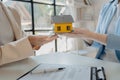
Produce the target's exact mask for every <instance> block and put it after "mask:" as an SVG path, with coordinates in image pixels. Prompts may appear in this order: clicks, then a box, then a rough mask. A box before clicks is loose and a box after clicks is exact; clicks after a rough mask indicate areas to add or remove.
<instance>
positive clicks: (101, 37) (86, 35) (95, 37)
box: [59, 28, 107, 45]
mask: <svg viewBox="0 0 120 80" xmlns="http://www.w3.org/2000/svg"><path fill="white" fill-rule="evenodd" d="M59 35H64V36H68V37H73V38H82V39H84V40H87V41H88V42H90V43H92V41H97V42H99V43H102V44H104V45H106V40H107V35H106V34H99V33H94V32H92V31H89V30H88V29H85V28H74V29H73V32H70V33H59Z"/></svg>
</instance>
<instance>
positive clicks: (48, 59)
mask: <svg viewBox="0 0 120 80" xmlns="http://www.w3.org/2000/svg"><path fill="white" fill-rule="evenodd" d="M40 63H49V64H67V65H87V66H103V67H104V68H105V71H106V76H107V80H120V64H119V63H113V62H105V61H101V60H97V59H93V58H88V57H84V56H80V55H74V54H64V53H60V54H55V53H54V54H46V55H42V56H37V57H30V58H28V59H24V60H21V61H17V62H13V63H10V64H7V65H3V66H1V67H0V80H16V79H17V78H18V77H20V76H21V75H23V74H24V73H26V72H28V71H29V70H31V69H32V68H33V67H35V66H36V65H38V64H40Z"/></svg>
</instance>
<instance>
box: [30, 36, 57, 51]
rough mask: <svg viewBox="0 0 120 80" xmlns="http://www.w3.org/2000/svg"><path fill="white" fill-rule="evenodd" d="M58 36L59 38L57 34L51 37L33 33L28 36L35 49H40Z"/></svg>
mask: <svg viewBox="0 0 120 80" xmlns="http://www.w3.org/2000/svg"><path fill="white" fill-rule="evenodd" d="M57 38H58V36H57V35H53V36H51V37H49V36H36V35H32V36H29V37H28V39H29V41H30V43H31V45H32V47H33V49H35V50H38V49H39V48H40V47H41V46H42V45H44V44H46V43H49V42H51V41H53V40H55V39H57Z"/></svg>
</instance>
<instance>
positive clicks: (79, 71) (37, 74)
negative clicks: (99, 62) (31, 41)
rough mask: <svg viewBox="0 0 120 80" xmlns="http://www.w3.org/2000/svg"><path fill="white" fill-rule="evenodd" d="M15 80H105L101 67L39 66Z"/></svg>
mask: <svg viewBox="0 0 120 80" xmlns="http://www.w3.org/2000/svg"><path fill="white" fill-rule="evenodd" d="M17 80H106V79H105V74H104V68H103V67H88V66H81V65H59V64H40V65H38V66H36V67H35V68H33V69H32V70H30V71H29V72H27V73H26V74H23V75H22V76H20V77H19V78H18V79H17Z"/></svg>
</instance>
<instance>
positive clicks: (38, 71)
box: [31, 67, 65, 74]
mask: <svg viewBox="0 0 120 80" xmlns="http://www.w3.org/2000/svg"><path fill="white" fill-rule="evenodd" d="M64 69H65V67H60V68H49V69H41V70H34V71H32V72H31V73H32V74H37V73H48V72H57V71H61V70H64Z"/></svg>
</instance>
